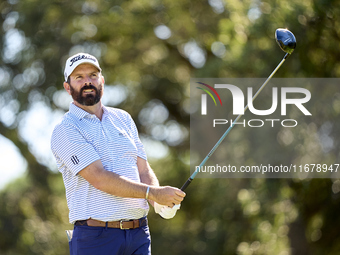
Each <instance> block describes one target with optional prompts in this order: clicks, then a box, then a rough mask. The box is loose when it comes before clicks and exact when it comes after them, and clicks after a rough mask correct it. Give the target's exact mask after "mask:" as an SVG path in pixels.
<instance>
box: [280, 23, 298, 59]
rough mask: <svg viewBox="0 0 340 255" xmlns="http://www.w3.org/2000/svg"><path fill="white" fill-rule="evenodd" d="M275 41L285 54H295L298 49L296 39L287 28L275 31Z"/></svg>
mask: <svg viewBox="0 0 340 255" xmlns="http://www.w3.org/2000/svg"><path fill="white" fill-rule="evenodd" d="M275 39H276V42H277V43H278V44H279V46H280V48H281V49H282V50H283V51H284V52H286V53H288V54H292V53H293V51H294V49H295V47H296V39H295V36H294V34H293V33H292V32H290V31H289V30H288V29H285V28H278V29H276V31H275Z"/></svg>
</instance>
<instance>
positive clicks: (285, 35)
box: [181, 28, 296, 191]
mask: <svg viewBox="0 0 340 255" xmlns="http://www.w3.org/2000/svg"><path fill="white" fill-rule="evenodd" d="M275 39H276V42H277V43H278V44H279V46H280V48H281V49H282V50H283V51H284V52H286V55H285V56H284V57H283V59H282V60H281V62H280V63H279V64H278V66H277V67H276V68H275V70H274V71H273V72H272V73H271V74H270V75H269V77H268V78H267V80H266V81H265V82H264V83H263V84H262V86H261V87H260V89H259V90H258V91H257V92H256V94H255V95H254V96H253V98H252V102H253V101H254V100H255V98H256V97H257V96H258V95H259V94H260V92H261V91H262V90H263V88H264V87H265V86H266V85H267V83H268V82H269V80H270V79H271V78H272V77H273V76H274V74H275V73H276V71H277V70H278V69H279V68H280V67H281V65H282V64H283V62H285V60H286V59H287V58H288V57H289V56H290V54H292V53H293V51H294V49H295V47H296V39H295V36H294V34H293V33H292V32H290V31H289V30H288V29H284V28H278V29H276V31H275ZM247 109H248V104H247V105H246V107H245V108H244V112H245V111H246V110H247ZM241 116H242V115H241V114H240V115H238V116H237V118H236V119H235V120H234V121H233V123H232V124H231V125H230V127H229V128H228V129H227V131H226V132H225V133H224V134H223V135H222V137H221V138H220V139H219V140H218V141H217V143H216V144H215V146H214V147H213V148H212V149H211V151H210V152H209V153H208V155H207V156H206V157H205V158H204V159H203V161H202V162H201V164H200V165H199V166H198V167H197V168H198V169H201V167H202V166H204V164H205V163H206V162H207V160H208V159H209V158H210V157H211V155H212V154H213V153H214V152H215V150H216V149H217V147H218V146H219V145H220V144H221V143H222V141H223V140H224V138H225V137H226V136H227V135H228V133H229V132H230V130H231V129H232V128H233V126H234V124H235V123H236V122H237V121H238V120H239V118H241ZM197 173H198V172H197V171H196V170H195V171H194V173H193V174H192V175H191V176H190V177H189V179H188V180H187V181H186V182H185V183H184V184H183V186H182V187H181V190H182V191H184V190H185V189H186V188H187V187H188V186H189V185H190V183H191V182H192V180H193V179H194V178H195V176H196V175H197Z"/></svg>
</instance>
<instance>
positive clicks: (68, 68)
mask: <svg viewBox="0 0 340 255" xmlns="http://www.w3.org/2000/svg"><path fill="white" fill-rule="evenodd" d="M84 63H86V64H91V65H93V66H95V67H97V68H98V69H99V71H102V69H101V68H100V66H99V63H98V60H97V59H96V58H95V57H94V56H92V55H90V54H87V53H77V54H75V55H73V56H72V57H69V58H68V59H67V60H66V65H65V71H64V76H65V81H67V79H68V77H69V76H70V75H71V73H72V72H73V71H74V69H76V67H77V66H79V65H80V64H84Z"/></svg>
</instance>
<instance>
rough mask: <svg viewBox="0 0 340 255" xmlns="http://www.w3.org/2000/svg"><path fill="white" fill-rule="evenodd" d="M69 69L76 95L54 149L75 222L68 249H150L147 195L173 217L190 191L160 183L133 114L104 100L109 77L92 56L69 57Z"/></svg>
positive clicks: (98, 251)
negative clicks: (105, 75)
mask: <svg viewBox="0 0 340 255" xmlns="http://www.w3.org/2000/svg"><path fill="white" fill-rule="evenodd" d="M64 76H65V82H64V88H65V90H66V91H67V92H68V93H69V94H70V95H71V96H72V98H73V102H72V103H71V104H70V108H69V111H68V112H67V113H66V114H65V115H64V117H63V119H62V120H61V122H60V123H59V124H58V125H57V126H56V127H55V129H54V131H53V134H52V138H51V149H52V152H53V154H54V156H55V158H56V161H57V166H58V170H59V171H60V172H61V173H62V176H63V180H64V184H65V190H66V199H67V205H68V208H69V221H70V223H72V224H74V231H73V238H72V240H71V241H70V243H69V245H70V253H71V254H91V255H93V254H101V255H105V254H126V255H129V254H151V238H150V233H149V228H148V224H147V218H146V216H147V214H148V211H149V205H148V202H147V201H149V203H150V204H151V205H153V206H154V208H155V211H156V213H159V214H160V215H161V216H162V217H163V218H166V219H169V218H172V217H174V216H175V214H176V211H177V210H178V209H179V206H180V203H181V201H182V200H183V198H184V196H185V193H184V192H182V191H181V190H180V189H177V188H174V187H169V186H165V187H163V186H159V182H158V180H157V177H156V175H155V174H154V172H153V170H152V169H151V167H150V165H149V164H148V161H147V157H146V154H145V150H144V147H143V145H142V143H141V141H140V139H139V136H138V131H137V129H136V126H135V123H134V121H133V120H132V118H131V116H130V115H129V114H128V113H127V112H125V111H123V110H120V109H116V108H110V107H105V106H104V105H102V103H101V98H102V96H103V93H104V77H103V76H102V73H101V68H100V66H99V63H98V60H97V59H96V58H95V57H94V56H92V55H89V54H86V53H78V54H76V55H74V56H72V57H70V58H69V59H67V61H66V65H65V73H64Z"/></svg>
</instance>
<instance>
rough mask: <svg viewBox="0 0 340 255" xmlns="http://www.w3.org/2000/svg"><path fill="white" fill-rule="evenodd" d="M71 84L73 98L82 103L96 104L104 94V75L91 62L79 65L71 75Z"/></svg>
mask: <svg viewBox="0 0 340 255" xmlns="http://www.w3.org/2000/svg"><path fill="white" fill-rule="evenodd" d="M69 85H70V94H71V96H72V98H73V100H74V101H76V102H78V103H79V104H81V105H86V106H92V105H95V104H97V103H98V102H99V101H100V99H101V97H102V96H103V77H102V75H101V74H100V72H99V70H98V69H97V68H96V67H94V66H93V65H90V64H82V65H79V66H77V68H76V69H74V71H73V72H72V74H71V75H70V79H69Z"/></svg>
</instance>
